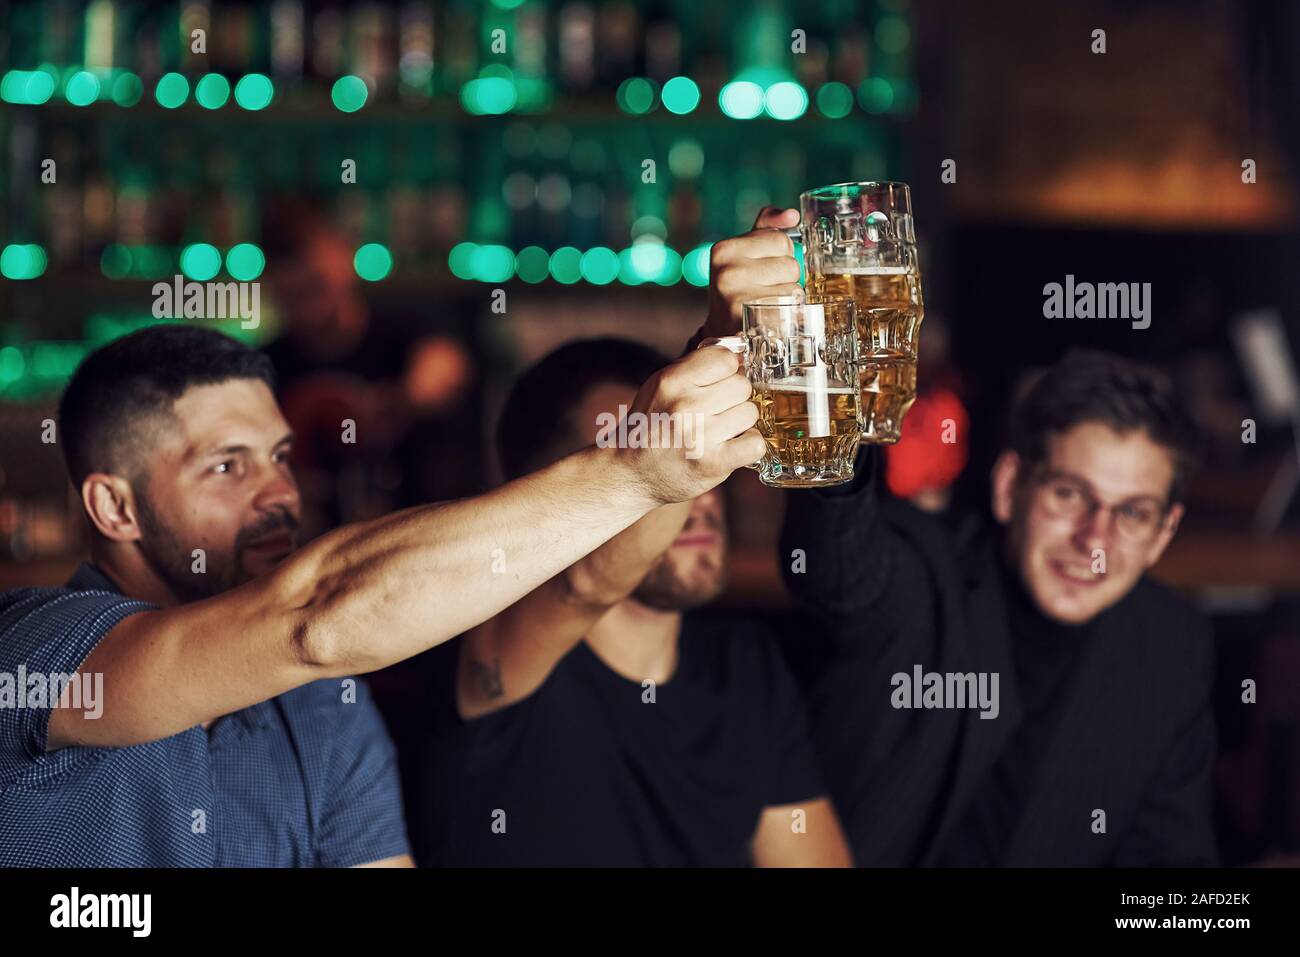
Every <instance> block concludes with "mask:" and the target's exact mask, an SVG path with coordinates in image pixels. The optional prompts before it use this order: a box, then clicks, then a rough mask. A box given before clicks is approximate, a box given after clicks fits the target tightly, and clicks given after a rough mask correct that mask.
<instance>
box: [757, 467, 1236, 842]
mask: <svg viewBox="0 0 1300 957" xmlns="http://www.w3.org/2000/svg"><path fill="white" fill-rule="evenodd" d="M878 459H879V453H878V452H877V451H875V450H871V451H869V452H867V453H865V454H864V455H863V456H861V457H860V459H859V469H860V470H861V471H862V473H863V474H862V475H860V477H859V479H858V480H856V481H855V483H854V486H853V487H850V488H847V489H843V490H834V491H832V490H827V491H825V492H821V491H818V492H805V491H800V492H792V493H790V494H789V495H788V496H787V511H786V524H785V528H784V531H783V533H782V539H781V549H782V551H781V555H780V559H781V566H782V568H783V569H784V573H785V577H786V582H787V584H788V586H789V587H790V590H791V592H792V594H793V595H794V597H795V601H796V604H797V606H798V608H799V609H800V612H801V613H802V614H804V615H806V616H807V617H808V619H809V621H810V622H814V623H815V627H813V628H810V629H808V632H811V634H801V635H799V636H796V637H792V639H791V641H790V643H789V646H790V647H789V650H790V653H791V658H792V664H793V665H794V666H795V670H796V672H797V673H798V674H799V676H800V678H801V680H803V681H804V683H805V688H806V690H807V691H808V695H809V706H810V708H811V711H812V716H813V721H814V725H813V729H814V740H815V741H816V743H817V747H818V748H819V751H820V756H821V759H822V763H823V766H824V771H825V773H826V775H827V778H828V784H829V789H830V792H831V796H832V798H833V799H834V801H835V804H836V807H837V809H838V811H839V813H840V816H841V818H842V819H843V821H844V825H845V829H846V831H847V833H848V836H849V841H850V843H851V845H852V847H853V852H854V857H855V860H856V862H857V863H858V864H859V865H861V866H891V865H893V866H899V865H901V866H914V865H931V864H935V863H937V858H938V857H939V855H940V854H941V852H942V850H943V848H944V845H945V842H946V841H949V840H951V838H952V835H953V833H954V829H955V828H956V827H957V825H958V824H959V823H960V821H961V819H962V817H963V815H964V814H965V812H966V810H967V809H968V807H969V806H970V804H971V802H972V798H973V797H974V796H975V795H976V794H977V793H978V792H979V790H980V789H981V788H985V787H989V786H990V785H989V780H990V771H991V769H992V768H993V766H994V764H995V762H996V760H997V758H998V757H999V755H1000V753H1001V752H1002V751H1003V749H1004V748H1005V747H1006V744H1007V741H1008V739H1009V737H1010V735H1011V733H1012V731H1013V730H1014V728H1015V726H1016V724H1017V722H1018V721H1019V720H1020V717H1021V714H1022V708H1021V701H1020V694H1019V693H1018V691H1017V688H1016V680H1015V667H1014V662H1013V660H1012V658H1011V654H1012V637H1011V633H1010V630H1009V627H1008V624H1007V598H1006V592H1005V591H1004V587H1003V582H1002V579H1001V576H1002V575H1003V574H1011V573H1010V572H1005V573H1004V571H1003V569H1004V567H1005V566H1004V564H1003V562H1002V560H1001V559H1000V557H999V550H998V541H999V537H1000V532H998V531H997V530H996V529H994V528H992V527H991V524H990V523H989V522H987V521H985V520H982V519H979V518H978V517H974V518H973V520H971V519H967V520H965V521H961V522H959V523H957V524H955V525H949V524H945V523H944V522H942V521H940V520H939V519H937V518H936V517H934V516H931V515H927V514H925V513H923V512H921V511H920V510H918V509H915V508H913V507H911V506H910V505H907V504H906V503H903V502H899V501H897V500H893V499H889V498H887V497H885V496H884V495H883V494H882V493H881V491H880V489H879V486H880V478H879V474H878V473H879V471H880V469H879V464H878V461H877V460H878ZM836 492H847V494H836ZM796 549H802V550H803V555H802V559H803V561H804V562H805V565H804V567H803V569H802V570H799V569H800V565H799V560H800V557H801V556H800V555H799V553H798V552H796V551H795V550H796ZM801 631H802V629H801ZM918 664H919V665H921V666H923V669H924V670H925V671H927V672H929V671H936V672H941V673H942V672H959V673H966V672H981V671H983V672H998V673H999V675H1000V681H999V691H1000V695H999V697H1000V699H1001V700H1000V714H999V715H998V717H997V718H995V719H992V720H989V719H981V718H980V716H979V711H978V709H974V708H972V709H967V710H955V709H934V710H919V709H912V710H905V709H895V708H894V707H893V706H892V705H891V692H892V691H893V687H892V685H891V676H892V675H894V674H895V673H898V672H903V673H906V674H909V675H910V674H911V673H912V671H913V667H914V666H915V665H918ZM1212 677H1213V640H1212V633H1211V630H1210V627H1209V623H1208V622H1207V621H1206V620H1205V619H1204V618H1202V617H1201V616H1200V615H1199V614H1197V613H1196V612H1195V611H1194V610H1193V609H1192V608H1191V607H1190V606H1189V605H1187V604H1186V603H1185V602H1184V601H1182V600H1181V599H1180V598H1178V597H1176V596H1175V595H1174V594H1173V593H1172V592H1170V591H1168V590H1167V589H1165V588H1164V587H1162V586H1160V585H1157V584H1155V583H1154V582H1151V581H1149V580H1147V579H1145V578H1144V579H1142V580H1141V581H1139V583H1138V584H1137V586H1136V587H1135V588H1134V589H1133V590H1132V591H1131V592H1130V593H1129V594H1128V595H1127V596H1126V597H1125V598H1124V599H1122V600H1121V601H1120V602H1119V603H1117V604H1116V605H1115V606H1113V607H1112V608H1111V609H1108V610H1107V611H1106V612H1104V613H1103V614H1102V615H1101V616H1098V618H1097V619H1096V626H1095V627H1094V629H1093V631H1092V633H1091V637H1089V639H1088V641H1087V643H1086V644H1085V646H1084V647H1083V649H1082V651H1081V653H1080V658H1079V660H1078V662H1077V664H1076V666H1075V667H1074V668H1072V669H1071V672H1070V673H1069V675H1068V676H1067V677H1066V679H1065V683H1064V690H1063V693H1062V694H1061V695H1060V698H1059V705H1058V706H1057V707H1058V708H1059V710H1058V711H1057V712H1056V713H1057V715H1059V721H1058V722H1057V723H1056V727H1055V730H1054V732H1053V733H1052V734H1051V736H1050V738H1049V739H1048V741H1047V744H1046V747H1045V751H1044V753H1043V755H1042V757H1041V760H1040V761H1039V762H1038V767H1037V769H1036V771H1035V782H1034V784H1033V786H1032V787H1031V788H1029V790H1028V793H1027V794H1025V795H1023V796H1022V802H1023V803H1022V804H1021V805H1020V813H1019V814H1018V815H1017V817H1016V819H1015V820H1014V823H1013V824H1012V826H1011V828H1010V833H1009V835H1008V836H1007V840H1006V844H1005V847H1004V848H1003V849H1002V853H1001V854H1000V855H999V860H998V861H997V863H999V864H1003V865H1009V866H1101V865H1118V866H1134V865H1152V866H1160V865H1193V866H1195V865H1212V864H1214V863H1216V849H1215V843H1214V836H1213V832H1212V830H1211V824H1210V771H1211V763H1212V760H1213V755H1214V744H1215V731H1214V722H1213V716H1212V713H1211V710H1210V701H1209V699H1210V686H1211V681H1212ZM1097 809H1100V810H1103V811H1105V833H1095V830H1096V827H1095V824H1094V822H1095V821H1096V820H1097V819H1098V818H1097V817H1096V816H1095V811H1096V810H1097Z"/></svg>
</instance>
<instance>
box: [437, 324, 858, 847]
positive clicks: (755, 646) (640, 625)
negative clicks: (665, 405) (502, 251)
mask: <svg viewBox="0 0 1300 957" xmlns="http://www.w3.org/2000/svg"><path fill="white" fill-rule="evenodd" d="M663 364H664V362H663V358H662V357H661V356H658V355H657V354H656V353H654V352H653V351H652V350H650V349H648V348H645V347H644V346H639V345H636V344H634V343H630V342H624V341H620V340H611V339H606V340H588V341H582V342H575V343H570V344H569V345H567V346H564V347H562V348H560V349H558V350H557V351H556V352H554V353H552V354H551V355H550V356H548V357H547V358H545V359H544V360H542V361H541V362H540V363H539V364H538V365H536V366H535V367H534V368H533V369H531V370H530V371H529V372H527V373H526V374H525V375H524V376H523V377H522V379H521V380H520V381H519V383H518V384H517V385H516V387H515V389H514V392H513V393H512V395H511V397H510V399H509V400H508V402H507V404H506V407H505V409H504V411H503V413H502V419H501V430H500V438H501V442H500V448H501V451H502V454H503V458H504V459H505V461H504V462H503V465H504V467H505V470H506V472H507V473H508V474H510V475H515V474H521V473H526V472H528V471H530V470H531V469H534V468H537V467H539V466H540V465H542V464H543V463H545V462H547V461H549V460H551V459H553V458H557V457H559V456H561V455H562V454H564V453H565V452H566V451H568V450H571V449H575V448H581V447H583V446H585V445H588V444H590V443H592V442H593V440H596V439H597V438H598V426H599V425H600V423H601V422H602V421H604V422H608V421H610V417H611V416H613V417H621V416H622V414H623V413H625V412H626V408H625V407H626V406H629V405H631V404H632V400H633V396H634V394H635V392H636V387H637V384H638V383H639V382H641V381H643V380H644V379H645V378H646V377H647V376H648V375H649V374H650V373H652V372H653V371H654V370H655V369H657V368H659V367H660V366H662V365H663ZM686 439H687V440H688V441H689V434H688V435H687V436H686ZM502 558H503V560H504V561H505V562H506V563H507V564H506V565H505V567H504V568H503V571H505V572H506V573H509V567H508V560H509V559H508V556H502ZM725 562H726V530H725V525H724V521H723V508H722V498H721V496H720V495H718V494H717V493H716V492H714V493H710V494H708V495H705V496H702V497H700V498H698V499H696V500H695V501H694V502H693V503H686V504H684V505H681V506H675V507H673V508H662V509H659V510H658V511H656V512H653V513H651V514H650V515H648V516H647V517H646V518H645V519H644V520H643V521H642V522H640V523H638V524H637V525H636V526H634V527H632V528H631V529H629V530H628V531H627V532H625V533H624V534H623V535H620V536H619V537H618V538H616V539H614V540H612V541H611V542H610V543H608V545H606V546H605V547H604V548H602V549H601V550H599V551H598V552H597V553H593V555H591V556H590V557H589V560H586V561H583V562H579V563H578V564H577V565H574V566H573V567H571V568H570V569H569V570H568V571H567V572H565V573H564V574H562V575H560V576H557V577H556V578H555V579H552V580H551V581H550V582H548V583H547V584H546V585H544V586H542V587H541V588H539V589H538V590H537V591H535V592H533V593H532V594H531V595H529V596H528V597H526V598H525V599H523V600H522V601H520V602H519V603H517V604H516V605H514V606H513V607H511V608H510V609H508V610H507V611H506V612H504V613H502V614H501V615H499V616H498V617H497V618H495V619H493V620H491V621H490V622H487V623H486V624H485V625H484V626H482V627H480V628H477V629H475V630H474V631H473V632H471V633H469V634H468V635H467V636H465V637H464V638H463V639H462V640H461V641H460V642H459V643H458V647H452V648H450V649H448V652H447V653H446V654H444V655H443V656H442V657H443V659H444V660H443V662H442V665H443V667H441V668H435V669H434V670H435V672H437V673H438V674H440V678H439V679H438V680H439V681H440V683H441V684H440V687H439V688H438V689H437V693H435V694H433V695H432V696H431V697H432V699H433V700H434V701H435V702H438V705H437V707H438V714H437V719H436V721H435V728H434V732H433V734H432V735H431V743H430V749H431V750H430V753H429V757H430V760H429V761H428V762H427V766H426V768H425V774H424V787H425V791H424V795H423V797H422V798H421V806H422V810H420V809H417V810H416V811H415V814H416V815H417V816H419V817H420V818H421V819H420V820H418V821H417V822H416V823H415V824H414V826H413V830H414V832H415V835H416V840H417V843H418V844H419V845H420V852H419V855H418V856H419V860H420V861H421V863H422V864H436V865H443V866H456V865H468V866H481V865H500V866H511V865H513V866H534V865H540V866H546V865H551V866H744V865H748V864H754V865H758V866H833V865H846V864H848V863H849V856H848V850H847V846H846V843H845V840H844V837H843V834H842V832H841V830H840V826H839V823H838V821H837V819H836V817H835V813H834V811H833V810H832V808H831V805H830V802H829V800H828V799H827V798H826V797H825V796H824V792H825V789H824V787H823V786H822V783H821V780H820V776H819V773H818V771H817V767H816V758H815V751H814V750H813V748H812V746H811V742H810V741H809V740H808V738H807V730H806V725H805V718H804V714H803V706H802V704H801V702H800V699H799V697H798V693H797V691H796V687H795V685H794V682H793V679H792V678H791V677H790V676H789V674H788V673H787V672H786V669H785V665H784V663H783V661H782V658H781V655H780V653H779V650H778V648H777V646H776V643H775V640H774V638H773V636H772V635H771V634H770V633H769V632H768V631H767V629H766V628H765V626H763V625H762V624H761V623H760V622H757V621H752V620H744V619H737V618H734V617H721V616H717V615H706V614H704V613H701V612H698V611H695V610H693V609H696V608H698V606H700V605H703V604H705V603H707V602H708V601H710V600H712V599H713V598H714V597H716V596H717V594H718V593H719V592H720V591H721V590H722V587H723V584H724V578H725ZM444 702H445V704H444Z"/></svg>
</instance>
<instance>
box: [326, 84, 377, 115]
mask: <svg viewBox="0 0 1300 957" xmlns="http://www.w3.org/2000/svg"><path fill="white" fill-rule="evenodd" d="M369 96H370V91H369V90H368V89H366V81H365V80H363V79H361V77H359V76H351V75H349V76H341V77H339V78H338V79H337V80H335V81H334V87H333V88H332V89H331V90H330V99H332V100H333V101H334V105H335V106H336V107H338V108H339V109H340V110H342V111H343V112H344V113H355V112H356V111H357V110H359V109H361V108H362V107H363V106H365V105H366V99H367V98H368V97H369Z"/></svg>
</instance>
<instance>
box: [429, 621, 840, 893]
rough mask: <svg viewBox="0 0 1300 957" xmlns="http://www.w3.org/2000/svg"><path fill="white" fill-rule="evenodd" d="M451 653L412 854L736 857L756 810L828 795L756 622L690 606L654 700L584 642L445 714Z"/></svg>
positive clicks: (537, 862) (743, 859)
mask: <svg viewBox="0 0 1300 957" xmlns="http://www.w3.org/2000/svg"><path fill="white" fill-rule="evenodd" d="M456 650H457V649H456V648H454V647H453V648H452V649H451V652H453V653H446V654H444V655H443V656H442V661H441V663H440V664H441V666H440V667H438V668H437V669H436V674H437V678H436V679H435V680H436V683H437V685H438V686H439V687H437V688H436V689H435V691H436V694H435V696H434V698H433V700H434V701H436V702H438V705H437V706H436V707H437V708H438V716H437V718H436V720H435V722H434V724H435V729H434V733H433V735H432V736H431V741H430V744H429V753H428V761H427V763H426V766H425V768H424V773H423V775H422V777H423V782H422V783H423V787H422V788H421V791H422V794H423V797H422V801H423V806H421V807H416V808H413V809H412V816H413V817H418V818H420V820H419V822H418V824H417V825H416V826H415V827H414V832H415V834H416V835H417V837H416V840H417V859H418V860H419V862H420V863H421V864H422V865H435V866H609V867H620V866H631V867H635V866H641V867H647V866H650V867H653V866H745V865H747V864H749V843H750V840H751V838H752V837H753V835H754V832H755V830H756V828H757V826H758V821H759V816H760V814H761V813H762V811H763V809H764V808H765V807H768V806H772V805H781V804H794V803H797V802H800V801H806V800H808V799H810V798H815V797H818V796H820V795H822V794H823V793H824V788H823V786H822V782H821V779H820V775H819V773H818V772H817V769H816V764H815V761H816V759H815V756H814V752H813V750H812V748H811V746H810V742H809V740H808V731H807V726H806V723H805V717H804V711H803V706H802V702H801V701H800V699H799V696H798V692H797V690H796V688H795V685H794V682H793V679H792V678H791V677H790V675H789V674H788V673H787V671H786V669H785V665H784V663H783V662H782V660H781V657H780V654H779V651H778V649H777V646H776V643H775V640H774V637H773V636H772V634H771V633H770V631H769V630H768V629H767V627H766V626H764V625H763V624H762V623H761V622H756V621H752V620H748V621H747V620H737V619H736V618H733V617H728V618H722V617H715V616H712V615H707V616H706V615H704V614H701V613H689V614H687V615H686V616H685V617H684V619H683V623H682V632H681V636H680V645H679V656H678V664H677V669H676V671H675V672H674V674H673V675H672V677H671V678H670V679H669V680H668V681H667V682H665V683H663V684H660V685H658V686H657V687H655V688H654V689H653V690H654V702H653V703H649V701H648V699H649V696H650V693H649V689H647V688H646V687H643V684H642V682H640V681H632V680H629V679H628V678H624V677H623V676H622V675H620V674H618V673H617V672H615V671H613V670H612V669H610V668H609V667H608V666H607V665H605V664H604V663H603V662H602V661H601V660H600V658H598V657H597V656H596V654H595V653H594V652H593V651H592V649H591V647H590V646H589V645H587V644H586V642H580V643H579V644H578V645H577V646H576V647H575V648H574V649H573V650H572V651H571V652H570V653H569V654H568V655H566V656H565V658H564V659H563V660H561V661H560V663H559V664H558V665H557V666H556V668H555V670H554V671H553V672H552V673H551V675H550V676H549V677H548V678H547V680H546V682H545V683H544V684H543V685H542V686H541V687H540V688H539V689H538V690H537V691H536V692H535V693H534V694H532V695H531V696H529V697H528V698H527V699H525V700H523V701H521V702H518V703H516V704H514V705H511V706H510V707H507V708H504V709H502V710H501V711H497V712H494V713H492V714H489V715H485V716H483V717H481V718H476V719H474V720H472V721H462V720H461V719H460V718H459V717H458V716H457V714H456V711H455V695H454V687H455V685H454V681H455V676H454V673H455V669H454V662H455V657H456V656H455V654H454V652H455V651H456ZM503 826H504V830H502V828H503Z"/></svg>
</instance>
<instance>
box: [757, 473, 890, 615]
mask: <svg viewBox="0 0 1300 957" xmlns="http://www.w3.org/2000/svg"><path fill="white" fill-rule="evenodd" d="M878 457H879V453H878V452H870V451H865V452H863V453H862V454H860V455H859V457H858V462H857V471H858V475H857V477H856V478H855V479H854V482H853V485H852V487H845V488H842V489H836V490H834V492H827V491H809V492H794V493H790V494H789V495H788V496H787V499H786V510H785V523H784V525H783V526H782V529H781V536H780V542H779V548H780V553H779V555H778V559H779V561H778V564H779V566H780V568H781V570H782V574H783V575H784V577H785V582H786V586H787V587H788V588H789V589H790V593H791V595H792V596H793V597H794V599H795V600H796V601H797V602H799V603H800V604H801V605H805V606H809V607H812V608H813V609H815V610H816V611H817V612H818V614H820V615H823V616H828V617H831V618H833V619H837V620H838V619H854V618H857V617H858V616H861V615H862V614H863V613H865V612H868V611H870V610H872V606H873V605H874V604H875V603H876V602H877V600H878V599H879V597H880V596H881V595H882V594H883V593H884V592H885V590H886V582H887V577H888V575H889V574H890V572H891V568H890V567H889V562H888V561H887V560H886V557H885V556H886V552H887V551H888V549H889V546H890V542H889V540H888V537H889V532H888V530H887V529H885V528H884V527H883V526H884V523H883V522H882V521H881V517H880V492H879V488H878V486H879V476H878V475H877V474H875V472H876V469H877V468H878V465H877V461H876V460H877V458H878Z"/></svg>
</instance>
